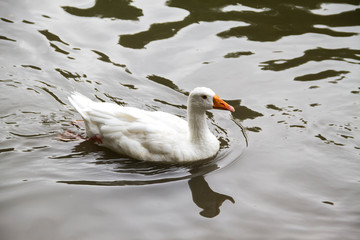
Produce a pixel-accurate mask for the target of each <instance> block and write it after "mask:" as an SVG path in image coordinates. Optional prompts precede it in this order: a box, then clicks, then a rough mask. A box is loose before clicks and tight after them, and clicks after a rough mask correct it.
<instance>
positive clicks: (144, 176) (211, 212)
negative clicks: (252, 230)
mask: <svg viewBox="0 0 360 240" xmlns="http://www.w3.org/2000/svg"><path fill="white" fill-rule="evenodd" d="M4 151H7V150H4ZM92 152H96V153H99V152H100V153H102V155H101V157H99V158H98V159H96V161H95V162H92V164H96V165H106V166H107V167H108V168H109V167H111V169H112V171H113V172H115V173H118V177H119V178H123V179H121V180H111V181H103V180H62V181H57V182H58V183H65V184H71V185H89V186H143V185H152V184H160V183H167V182H173V181H180V180H186V179H189V180H188V184H189V187H190V190H191V194H192V198H193V201H194V203H195V204H196V205H197V206H198V207H200V208H202V209H203V210H202V211H201V212H200V215H201V216H203V217H207V218H212V217H215V216H217V215H218V214H219V213H220V206H221V205H222V203H223V202H224V201H226V200H229V201H231V202H232V203H235V200H234V199H233V198H232V197H231V196H228V195H224V194H221V193H217V192H215V191H213V190H212V189H211V188H210V186H209V184H208V183H207V182H206V180H205V178H204V175H205V174H207V173H209V172H212V171H215V170H216V169H218V168H219V166H218V165H217V164H216V161H219V159H216V161H215V158H213V159H212V160H204V161H200V162H195V163H188V164H181V165H177V164H161V163H149V162H143V161H137V160H132V159H129V158H127V157H120V158H119V156H118V154H115V153H113V152H112V151H110V150H108V149H105V148H102V147H99V146H97V145H95V144H94V143H92V142H91V141H84V142H82V143H80V144H78V145H77V146H76V147H75V148H74V150H73V153H71V154H69V155H65V156H57V157H53V159H67V158H74V157H75V158H77V157H80V156H82V157H83V156H84V155H87V154H91V153H92Z"/></svg>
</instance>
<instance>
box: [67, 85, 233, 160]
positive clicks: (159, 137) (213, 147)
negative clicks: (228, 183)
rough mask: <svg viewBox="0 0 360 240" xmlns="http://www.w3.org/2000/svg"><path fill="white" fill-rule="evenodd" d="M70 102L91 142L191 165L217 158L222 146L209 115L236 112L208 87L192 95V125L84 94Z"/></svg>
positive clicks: (137, 155)
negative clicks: (207, 115)
mask: <svg viewBox="0 0 360 240" xmlns="http://www.w3.org/2000/svg"><path fill="white" fill-rule="evenodd" d="M69 100H70V102H71V104H72V105H73V106H74V107H75V109H76V110H77V111H78V112H79V113H80V115H81V116H82V118H83V119H84V122H85V126H86V134H87V136H88V137H90V139H93V140H95V141H96V142H97V143H98V144H99V145H101V146H104V147H107V148H110V149H112V150H113V151H115V152H118V153H120V154H125V155H127V156H130V157H132V158H135V159H139V160H144V161H154V162H190V161H196V160H201V159H206V158H210V157H212V156H214V155H216V153H217V152H218V151H219V148H220V144H219V141H218V140H217V138H216V137H215V136H214V135H213V134H212V133H211V132H210V130H209V128H208V126H207V123H206V114H205V111H206V110H210V109H214V108H215V109H225V110H229V111H231V112H234V111H235V109H234V108H233V107H232V106H230V105H229V104H227V103H226V102H224V101H223V100H221V99H220V98H219V96H217V95H216V94H215V93H214V92H213V91H212V90H211V89H209V88H205V87H198V88H195V89H194V90H193V91H192V92H191V93H190V96H189V98H188V110H187V111H188V122H186V121H185V120H183V119H181V118H179V117H177V116H175V115H172V114H169V113H165V112H160V111H156V112H150V111H145V110H141V109H138V108H133V107H122V106H119V105H116V104H114V103H102V102H94V101H92V100H90V99H89V98H87V97H85V96H83V95H81V94H80V93H74V94H73V95H71V97H69Z"/></svg>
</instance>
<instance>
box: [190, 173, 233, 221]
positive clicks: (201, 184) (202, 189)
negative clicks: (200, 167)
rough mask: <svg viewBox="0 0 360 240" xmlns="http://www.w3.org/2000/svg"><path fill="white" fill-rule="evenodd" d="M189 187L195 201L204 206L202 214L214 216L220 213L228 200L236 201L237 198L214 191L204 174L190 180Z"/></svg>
mask: <svg viewBox="0 0 360 240" xmlns="http://www.w3.org/2000/svg"><path fill="white" fill-rule="evenodd" d="M188 183H189V187H190V190H191V193H192V198H193V201H194V203H195V204H196V205H197V206H198V207H200V208H202V209H203V210H202V211H201V212H200V215H201V216H203V217H207V218H212V217H215V216H217V215H218V214H219V213H220V206H221V205H222V204H223V202H225V201H226V200H229V201H231V202H232V203H235V200H234V199H233V198H232V197H230V196H228V195H225V194H221V193H217V192H214V191H213V190H212V189H211V188H210V187H209V184H208V183H207V182H206V181H205V178H204V176H198V177H194V178H191V179H190V180H189V182H188Z"/></svg>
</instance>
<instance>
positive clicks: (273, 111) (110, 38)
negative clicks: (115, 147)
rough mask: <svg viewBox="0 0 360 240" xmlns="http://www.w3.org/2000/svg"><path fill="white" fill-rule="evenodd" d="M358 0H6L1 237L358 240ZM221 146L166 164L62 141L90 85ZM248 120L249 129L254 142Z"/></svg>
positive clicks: (101, 96)
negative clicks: (209, 103) (207, 155)
mask: <svg viewBox="0 0 360 240" xmlns="http://www.w3.org/2000/svg"><path fill="white" fill-rule="evenodd" d="M359 9H360V7H359V1H353V0H339V1H335V0H333V1H326V2H322V1H260V0H257V1H242V0H237V1H236V0H228V1H205V0H204V1H179V0H171V1H160V0H159V1H146V0H139V1H127V0H119V1H110V0H102V1H100V0H98V1H95V2H94V1H85V0H82V1H76V2H74V1H69V0H67V1H66V0H62V1H44V0H37V1H24V0H22V1H21V0H15V1H13V0H12V1H10V0H3V1H1V3H0V19H1V21H0V53H1V58H0V99H1V103H2V104H1V107H0V119H1V121H0V133H1V134H0V159H1V160H0V169H1V170H0V171H1V173H0V182H1V183H0V193H1V194H0V239H37V240H39V239H49V238H51V239H61V240H62V239H157V240H158V239H190V238H191V239H358V236H359V235H360V203H359V198H360V188H359V187H360V185H359V184H360V177H359V172H360V162H359V160H360V157H359V155H360V129H359V128H360V121H359V117H360V97H359V94H360V84H359V76H360V74H359V73H360V68H359V64H360V37H359V30H360V27H359V25H360V20H359V19H360V14H359V11H360V10H359ZM196 86H207V87H210V88H212V89H213V90H214V91H215V92H216V93H217V94H218V95H219V96H221V97H222V98H223V99H224V100H226V101H228V102H229V103H230V104H232V105H233V106H234V107H235V109H236V112H235V113H233V114H232V115H230V113H228V112H222V111H211V113H209V114H208V118H209V125H210V128H211V129H212V131H213V132H214V133H215V134H216V135H217V136H218V137H219V138H220V140H221V143H222V148H221V151H220V153H219V154H218V156H217V157H216V158H214V159H211V160H208V161H203V162H199V163H196V164H188V165H171V166H168V165H161V164H160V165H159V164H157V165H155V164H149V163H143V162H138V161H134V160H131V159H128V158H126V157H125V156H118V155H116V154H114V153H112V152H111V151H108V150H106V149H104V148H100V147H97V146H96V145H94V144H92V143H89V142H81V141H70V142H65V141H61V139H59V138H58V136H59V134H61V133H63V132H64V131H66V130H71V131H75V132H79V133H81V132H82V131H83V130H82V129H78V128H77V127H76V126H74V125H72V124H71V122H72V121H73V120H76V119H79V118H80V117H79V115H78V114H77V113H76V112H75V111H74V110H73V108H72V107H71V106H70V104H69V102H68V100H67V96H69V94H70V93H71V91H74V90H76V91H79V92H81V93H83V94H85V95H87V96H89V97H91V98H92V99H97V100H98V101H109V102H116V103H118V104H120V105H127V106H134V107H139V108H142V109H147V110H162V111H167V112H171V113H173V114H176V115H179V116H182V117H185V115H186V109H185V104H186V99H187V93H188V92H189V91H191V89H192V88H194V87H196ZM241 126H244V128H245V129H246V132H247V136H248V141H249V146H248V147H246V139H245V137H244V134H243V132H242V128H241Z"/></svg>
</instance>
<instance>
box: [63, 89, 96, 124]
mask: <svg viewBox="0 0 360 240" xmlns="http://www.w3.org/2000/svg"><path fill="white" fill-rule="evenodd" d="M68 99H69V101H70V103H71V105H73V106H74V108H75V109H76V111H78V112H79V113H80V115H81V117H82V118H83V119H84V120H85V121H89V116H88V114H87V113H86V111H87V110H88V109H89V105H90V103H91V102H92V101H91V100H90V99H89V98H87V97H85V96H84V95H82V94H81V93H78V92H73V93H72V94H71V96H69V97H68Z"/></svg>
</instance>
